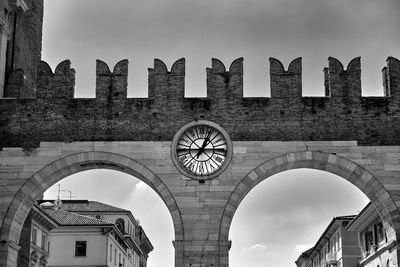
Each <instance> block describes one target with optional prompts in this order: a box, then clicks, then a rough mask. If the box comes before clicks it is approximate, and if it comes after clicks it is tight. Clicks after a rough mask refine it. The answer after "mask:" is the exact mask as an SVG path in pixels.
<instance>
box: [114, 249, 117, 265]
mask: <svg viewBox="0 0 400 267" xmlns="http://www.w3.org/2000/svg"><path fill="white" fill-rule="evenodd" d="M115 264H117V249H114V265H115Z"/></svg>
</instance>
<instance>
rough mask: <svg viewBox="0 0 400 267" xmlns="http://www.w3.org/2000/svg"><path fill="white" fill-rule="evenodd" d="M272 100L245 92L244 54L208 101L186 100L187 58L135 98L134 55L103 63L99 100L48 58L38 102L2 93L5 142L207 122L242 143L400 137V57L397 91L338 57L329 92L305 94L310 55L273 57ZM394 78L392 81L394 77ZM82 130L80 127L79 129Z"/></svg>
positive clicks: (214, 73)
mask: <svg viewBox="0 0 400 267" xmlns="http://www.w3.org/2000/svg"><path fill="white" fill-rule="evenodd" d="M270 62H271V91H272V97H271V98H262V97H259V98H257V97H255V98H243V97H242V95H243V60H242V59H238V60H235V61H234V62H233V63H232V65H231V67H230V69H229V71H226V70H225V66H224V65H223V64H222V62H220V61H219V60H217V59H213V61H212V68H210V69H207V94H208V97H207V98H184V74H185V66H184V60H183V59H180V60H178V61H177V62H175V63H174V65H173V66H172V68H171V71H170V72H168V71H167V68H166V66H165V64H164V63H163V62H161V61H160V60H155V62H154V68H153V69H149V97H148V98H142V99H138V98H126V88H127V68H128V62H127V61H126V60H123V61H121V62H119V63H118V64H117V65H116V66H115V68H114V70H113V72H112V73H111V72H110V70H109V68H108V66H107V65H106V64H105V63H104V62H102V61H98V62H97V68H96V74H97V78H96V95H97V98H95V99H75V98H73V93H74V84H75V71H74V70H73V69H71V68H70V62H69V61H64V62H61V63H60V64H59V65H58V66H57V67H56V70H55V71H54V73H53V72H52V70H51V69H50V67H49V66H48V65H47V64H46V63H44V62H41V63H40V64H39V68H38V89H37V92H36V99H1V100H0V136H1V139H0V147H13V146H16V147H23V148H25V149H28V150H29V149H31V148H34V147H37V146H38V145H39V142H40V141H51V142H72V141H76V142H77V141H131V140H132V141H134V140H142V141H170V140H172V138H173V136H174V134H175V133H176V132H177V131H178V129H180V127H181V126H182V125H184V124H186V123H188V122H190V121H193V120H197V119H206V120H210V121H213V122H216V123H218V124H219V125H221V126H222V127H223V128H224V129H226V131H227V132H228V133H229V135H230V136H231V138H232V139H233V140H243V141H244V140H249V141H257V140H260V141H262V140H269V141H295V140H304V141H331V140H356V141H358V143H359V144H362V145H397V144H400V118H399V104H400V97H399V96H400V92H398V91H399V87H400V82H399V79H400V74H399V73H400V61H399V60H397V59H395V58H392V57H389V58H388V61H387V65H388V66H387V67H386V70H385V75H384V76H385V77H386V78H385V79H386V82H385V86H386V88H389V89H390V90H389V89H387V90H386V92H389V91H390V95H388V96H385V97H361V83H360V73H361V69H360V58H355V59H354V60H352V61H351V62H350V63H349V64H348V66H347V70H344V69H343V66H342V64H341V63H340V62H339V61H338V60H336V59H334V58H329V68H328V69H327V70H326V72H327V73H328V75H326V77H327V79H328V80H327V81H326V85H327V86H328V89H327V91H329V92H327V93H329V95H330V97H301V60H300V59H296V60H294V61H293V62H292V63H291V64H290V66H289V69H288V71H285V70H284V69H283V66H282V64H281V63H280V62H279V61H278V60H276V59H271V61H270ZM388 81H390V82H388ZM76 129H80V130H79V131H77V130H76Z"/></svg>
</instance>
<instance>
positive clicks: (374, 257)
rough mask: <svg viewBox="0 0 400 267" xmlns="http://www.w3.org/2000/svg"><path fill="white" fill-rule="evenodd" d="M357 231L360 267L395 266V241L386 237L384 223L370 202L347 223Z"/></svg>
mask: <svg viewBox="0 0 400 267" xmlns="http://www.w3.org/2000/svg"><path fill="white" fill-rule="evenodd" d="M347 229H348V230H349V231H356V232H357V233H358V245H359V247H360V249H361V257H360V261H359V264H360V266H361V267H393V266H397V261H396V259H397V251H396V242H395V241H390V240H388V238H387V234H386V229H385V227H384V224H383V222H382V220H381V218H380V216H379V214H378V212H377V210H376V208H375V207H374V206H373V204H372V203H369V204H368V205H367V206H366V207H365V208H364V209H363V210H362V211H361V212H360V213H359V214H358V215H357V217H356V218H355V219H354V220H353V221H352V222H351V223H350V224H349V225H348V227H347Z"/></svg>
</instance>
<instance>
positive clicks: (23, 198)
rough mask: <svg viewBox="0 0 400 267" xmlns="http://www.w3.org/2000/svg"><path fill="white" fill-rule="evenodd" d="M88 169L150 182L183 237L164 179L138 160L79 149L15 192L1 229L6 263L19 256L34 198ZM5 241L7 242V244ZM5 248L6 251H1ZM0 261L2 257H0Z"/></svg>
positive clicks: (178, 217)
mask: <svg viewBox="0 0 400 267" xmlns="http://www.w3.org/2000/svg"><path fill="white" fill-rule="evenodd" d="M91 169H112V170H118V171H121V172H124V173H127V174H131V175H133V176H135V177H136V178H138V179H140V180H142V181H143V182H145V183H146V184H147V185H149V186H150V187H151V188H152V189H153V190H154V191H155V192H156V193H157V194H158V195H159V196H160V197H161V199H162V201H163V202H164V203H165V205H166V206H167V208H168V210H169V212H170V214H171V217H172V221H173V225H174V232H175V233H174V234H175V238H176V239H177V240H181V239H183V236H184V230H183V223H182V218H181V214H180V211H179V209H178V207H177V204H176V201H175V199H174V197H173V195H172V194H171V192H170V190H169V189H168V188H167V187H166V185H165V184H164V182H163V181H162V180H161V179H160V178H158V177H157V175H155V174H154V173H153V172H152V171H150V170H149V169H148V168H147V167H145V166H144V165H142V164H141V163H139V162H137V161H135V160H133V159H131V158H128V157H126V156H122V155H119V154H116V153H111V152H99V151H92V152H81V153H75V154H71V155H68V156H66V157H63V158H59V159H57V160H55V161H53V162H51V163H49V164H48V165H46V166H44V167H43V168H41V169H40V170H39V171H38V172H36V173H35V174H34V175H32V176H31V177H30V178H29V179H27V181H26V182H25V183H24V185H23V186H22V187H21V189H20V190H19V191H18V192H17V193H16V194H15V196H14V198H13V200H12V202H11V204H10V206H9V208H8V210H7V212H6V215H5V217H4V220H3V222H2V227H1V229H0V233H1V243H2V245H3V249H2V250H3V251H2V253H1V255H4V256H6V258H7V259H4V260H6V262H1V264H4V263H5V264H6V265H5V266H13V265H12V264H10V263H13V262H16V258H17V256H18V250H19V247H18V245H17V244H18V240H19V237H20V233H21V229H22V226H23V223H24V221H25V218H26V216H27V215H28V213H29V211H30V209H31V208H32V206H33V203H34V201H35V200H36V199H37V198H38V197H39V196H40V195H41V194H42V193H43V192H44V191H46V190H47V189H48V188H50V187H51V186H52V185H53V184H55V183H56V182H58V181H60V180H61V179H63V178H65V177H67V176H69V175H72V174H74V173H77V172H81V171H86V170H91ZM7 243H8V244H7ZM4 250H6V251H4ZM2 261H3V259H2Z"/></svg>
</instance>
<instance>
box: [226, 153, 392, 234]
mask: <svg viewBox="0 0 400 267" xmlns="http://www.w3.org/2000/svg"><path fill="white" fill-rule="evenodd" d="M297 168H312V169H318V170H322V171H327V172H330V173H333V174H336V175H338V176H340V177H342V178H344V179H346V180H347V181H349V182H350V183H352V184H353V185H355V186H356V187H357V188H359V189H360V190H361V191H362V192H363V193H364V194H365V195H366V196H367V197H368V198H369V199H370V200H371V201H372V202H373V203H374V205H375V206H376V207H377V209H378V210H379V214H380V216H381V217H382V219H383V220H384V221H385V223H386V224H387V225H389V226H390V227H392V229H393V231H392V232H394V233H397V232H400V231H399V230H400V225H399V223H397V221H399V219H398V218H400V214H399V210H398V206H397V204H396V203H395V202H394V200H393V198H392V197H391V194H390V192H389V191H388V190H387V189H386V188H385V187H384V185H383V184H382V183H381V181H379V180H378V179H377V178H376V177H374V176H373V175H372V174H371V173H370V172H368V171H367V170H366V169H364V168H363V167H362V166H360V165H358V164H357V163H355V162H353V161H351V160H349V159H346V158H344V157H341V156H337V155H335V154H331V153H324V152H317V151H301V152H293V153H289V154H285V155H282V156H279V157H276V158H273V159H271V160H267V161H265V162H263V163H262V164H260V165H259V166H258V167H256V168H255V169H254V170H251V171H250V172H249V173H248V174H247V175H246V176H244V177H243V178H242V179H241V180H240V181H239V182H238V184H237V186H236V188H235V189H234V191H233V192H232V193H231V195H230V198H229V199H228V201H227V205H226V206H225V209H224V212H223V215H222V219H221V225H220V238H221V239H222V240H228V236H229V229H230V226H231V223H232V219H233V216H234V214H235V212H236V210H237V208H238V207H239V205H240V203H241V202H242V200H243V199H244V198H245V196H246V195H247V193H248V192H250V191H251V190H252V189H253V188H254V187H255V186H256V185H257V184H258V183H260V182H262V181H263V180H265V179H267V178H268V177H270V176H272V175H274V174H276V173H279V172H282V171H286V170H290V169H297Z"/></svg>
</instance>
